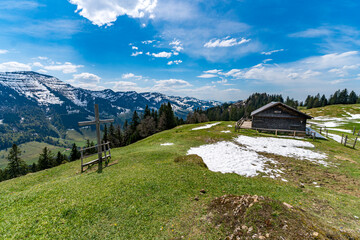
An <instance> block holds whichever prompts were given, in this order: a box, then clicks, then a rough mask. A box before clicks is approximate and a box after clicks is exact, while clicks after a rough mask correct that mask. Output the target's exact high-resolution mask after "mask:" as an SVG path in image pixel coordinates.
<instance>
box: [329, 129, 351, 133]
mask: <svg viewBox="0 0 360 240" xmlns="http://www.w3.org/2000/svg"><path fill="white" fill-rule="evenodd" d="M328 130H334V131H339V132H346V133H352V132H353V131H351V130H348V129H341V128H329V129H328Z"/></svg>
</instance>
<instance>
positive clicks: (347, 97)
mask: <svg viewBox="0 0 360 240" xmlns="http://www.w3.org/2000/svg"><path fill="white" fill-rule="evenodd" d="M355 103H360V97H359V96H358V95H357V94H356V93H355V92H354V91H351V92H350V94H349V92H348V90H347V89H346V88H345V89H344V90H342V91H340V90H337V91H336V92H335V93H334V94H332V95H330V97H329V98H326V96H325V95H324V94H323V95H322V96H320V94H319V93H318V94H317V95H316V96H310V95H308V96H307V98H306V100H305V103H304V106H305V107H306V108H307V109H310V108H317V107H324V106H327V105H334V104H355Z"/></svg>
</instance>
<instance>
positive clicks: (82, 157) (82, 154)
mask: <svg viewBox="0 0 360 240" xmlns="http://www.w3.org/2000/svg"><path fill="white" fill-rule="evenodd" d="M80 152H81V172H83V159H84V150H83V148H81V149H80Z"/></svg>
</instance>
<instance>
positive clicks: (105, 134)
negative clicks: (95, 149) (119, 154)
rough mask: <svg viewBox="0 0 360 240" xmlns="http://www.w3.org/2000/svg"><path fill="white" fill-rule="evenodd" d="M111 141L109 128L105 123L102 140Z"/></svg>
mask: <svg viewBox="0 0 360 240" xmlns="http://www.w3.org/2000/svg"><path fill="white" fill-rule="evenodd" d="M108 141H109V135H108V130H107V126H106V124H105V127H104V136H103V138H102V142H106V143H107V142H108Z"/></svg>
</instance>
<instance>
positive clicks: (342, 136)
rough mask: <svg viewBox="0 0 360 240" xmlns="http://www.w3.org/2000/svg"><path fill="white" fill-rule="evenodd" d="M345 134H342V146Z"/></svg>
mask: <svg viewBox="0 0 360 240" xmlns="http://www.w3.org/2000/svg"><path fill="white" fill-rule="evenodd" d="M343 139H344V134H341V144H343Z"/></svg>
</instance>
